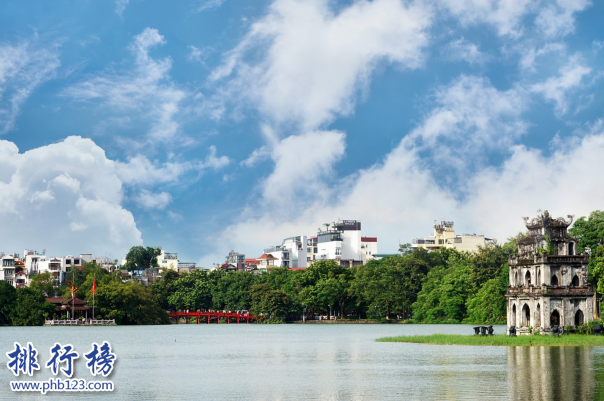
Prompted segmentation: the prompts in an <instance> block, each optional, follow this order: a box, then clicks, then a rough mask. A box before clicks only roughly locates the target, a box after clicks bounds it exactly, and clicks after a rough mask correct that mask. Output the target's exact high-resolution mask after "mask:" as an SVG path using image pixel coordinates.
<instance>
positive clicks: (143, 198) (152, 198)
mask: <svg viewBox="0 0 604 401" xmlns="http://www.w3.org/2000/svg"><path fill="white" fill-rule="evenodd" d="M136 202H137V203H138V204H139V205H140V206H142V207H143V208H145V209H160V210H161V209H165V208H166V206H168V204H169V203H170V202H172V195H170V194H169V193H168V192H160V193H153V192H151V191H147V190H146V189H143V190H142V191H141V192H140V193H139V194H138V196H137V197H136Z"/></svg>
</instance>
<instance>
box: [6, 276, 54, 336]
mask: <svg viewBox="0 0 604 401" xmlns="http://www.w3.org/2000/svg"><path fill="white" fill-rule="evenodd" d="M54 308H55V307H54V305H52V304H51V303H48V302H46V300H45V297H44V294H43V293H42V291H40V290H39V289H36V288H31V287H25V286H23V287H19V288H17V289H15V288H14V287H13V286H12V285H10V284H9V283H7V282H6V281H4V280H2V281H0V325H11V324H12V325H13V326H39V325H41V324H43V323H44V319H46V318H49V317H50V316H52V313H53V311H54Z"/></svg>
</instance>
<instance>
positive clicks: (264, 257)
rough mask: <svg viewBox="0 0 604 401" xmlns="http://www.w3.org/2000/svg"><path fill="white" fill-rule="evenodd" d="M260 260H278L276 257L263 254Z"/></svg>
mask: <svg viewBox="0 0 604 401" xmlns="http://www.w3.org/2000/svg"><path fill="white" fill-rule="evenodd" d="M258 260H278V259H277V258H276V257H274V256H273V255H271V254H270V253H263V254H262V256H260V257H259V258H258Z"/></svg>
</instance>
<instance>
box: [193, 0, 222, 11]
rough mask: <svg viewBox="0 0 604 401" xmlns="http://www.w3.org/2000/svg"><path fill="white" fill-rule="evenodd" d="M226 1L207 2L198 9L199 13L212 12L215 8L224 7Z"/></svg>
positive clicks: (213, 0) (207, 0) (212, 0)
mask: <svg viewBox="0 0 604 401" xmlns="http://www.w3.org/2000/svg"><path fill="white" fill-rule="evenodd" d="M225 2H226V0H205V1H203V2H202V4H201V5H200V6H199V7H198V8H197V12H202V11H206V10H211V9H213V8H218V7H220V6H221V5H223V4H224V3H225Z"/></svg>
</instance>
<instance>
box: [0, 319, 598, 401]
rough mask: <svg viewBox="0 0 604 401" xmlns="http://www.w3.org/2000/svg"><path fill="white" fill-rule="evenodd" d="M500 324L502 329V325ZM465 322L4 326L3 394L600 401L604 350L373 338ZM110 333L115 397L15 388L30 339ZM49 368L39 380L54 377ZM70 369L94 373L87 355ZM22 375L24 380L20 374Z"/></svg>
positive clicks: (81, 345)
mask: <svg viewBox="0 0 604 401" xmlns="http://www.w3.org/2000/svg"><path fill="white" fill-rule="evenodd" d="M503 331H504V328H503V326H501V327H499V326H498V327H496V332H499V333H501V332H503ZM472 332H473V330H472V328H471V326H467V325H365V324H360V325H339V324H338V325H331V324H308V325H256V324H250V325H245V324H240V325H235V324H230V325H226V324H221V325H207V324H200V325H195V324H193V325H191V324H189V325H182V324H181V325H171V326H145V327H35V328H30V327H27V328H12V327H4V328H0V338H1V339H2V340H3V341H1V342H0V343H1V344H3V345H2V348H3V349H2V350H0V351H1V353H0V354H1V355H2V362H1V363H0V399H11V400H12V399H40V398H78V399H80V398H81V399H93V398H94V399H121V400H131V399H140V400H148V399H211V400H220V399H229V400H230V399H235V400H279V399H282V400H290V399H291V400H294V399H295V400H298V399H315V400H355V399H369V400H382V399H406V400H426V399H438V400H475V399H481V400H493V399H497V400H573V399H574V400H592V399H604V347H478V346H449V345H425V344H405V343H377V342H375V339H376V338H379V337H385V336H395V335H412V334H431V333H460V334H469V333H472ZM105 340H106V341H109V342H110V343H111V345H112V347H113V352H115V353H116V354H117V358H118V362H117V363H116V367H115V369H114V371H113V373H112V374H111V376H110V377H109V378H108V379H111V380H112V381H113V382H114V384H115V388H116V389H115V391H114V392H113V394H111V393H79V394H78V393H49V394H46V395H44V396H42V395H40V394H34V393H13V392H12V391H10V389H9V384H8V382H9V381H10V380H14V376H13V375H12V373H11V372H10V371H9V370H8V369H7V367H6V361H7V359H6V356H5V353H6V352H8V351H10V350H12V343H13V341H17V342H20V343H21V344H25V343H27V342H28V341H31V342H32V343H33V344H34V345H35V346H36V348H37V349H38V351H39V352H40V354H41V355H40V358H39V361H41V362H42V363H41V365H42V364H43V363H45V362H46V360H48V358H49V356H50V352H49V348H50V346H52V344H53V343H54V342H55V341H57V342H60V343H62V344H66V343H71V344H73V345H74V347H75V349H76V350H77V351H79V352H80V355H82V354H83V353H84V352H87V351H88V350H89V349H90V345H91V343H92V342H97V343H100V342H102V341H105ZM48 373H49V371H48V369H45V368H44V367H42V369H41V370H40V371H39V372H37V373H36V374H35V375H34V376H33V378H32V379H35V380H44V379H46V378H48V377H50V375H49V374H48ZM74 377H78V378H84V379H87V380H93V379H96V380H99V378H98V377H97V378H94V377H93V376H91V375H90V373H89V371H88V369H86V368H85V360H84V359H83V357H82V356H81V357H80V359H79V360H77V361H76V364H75V374H74ZM19 378H20V379H23V376H20V377H19Z"/></svg>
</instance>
